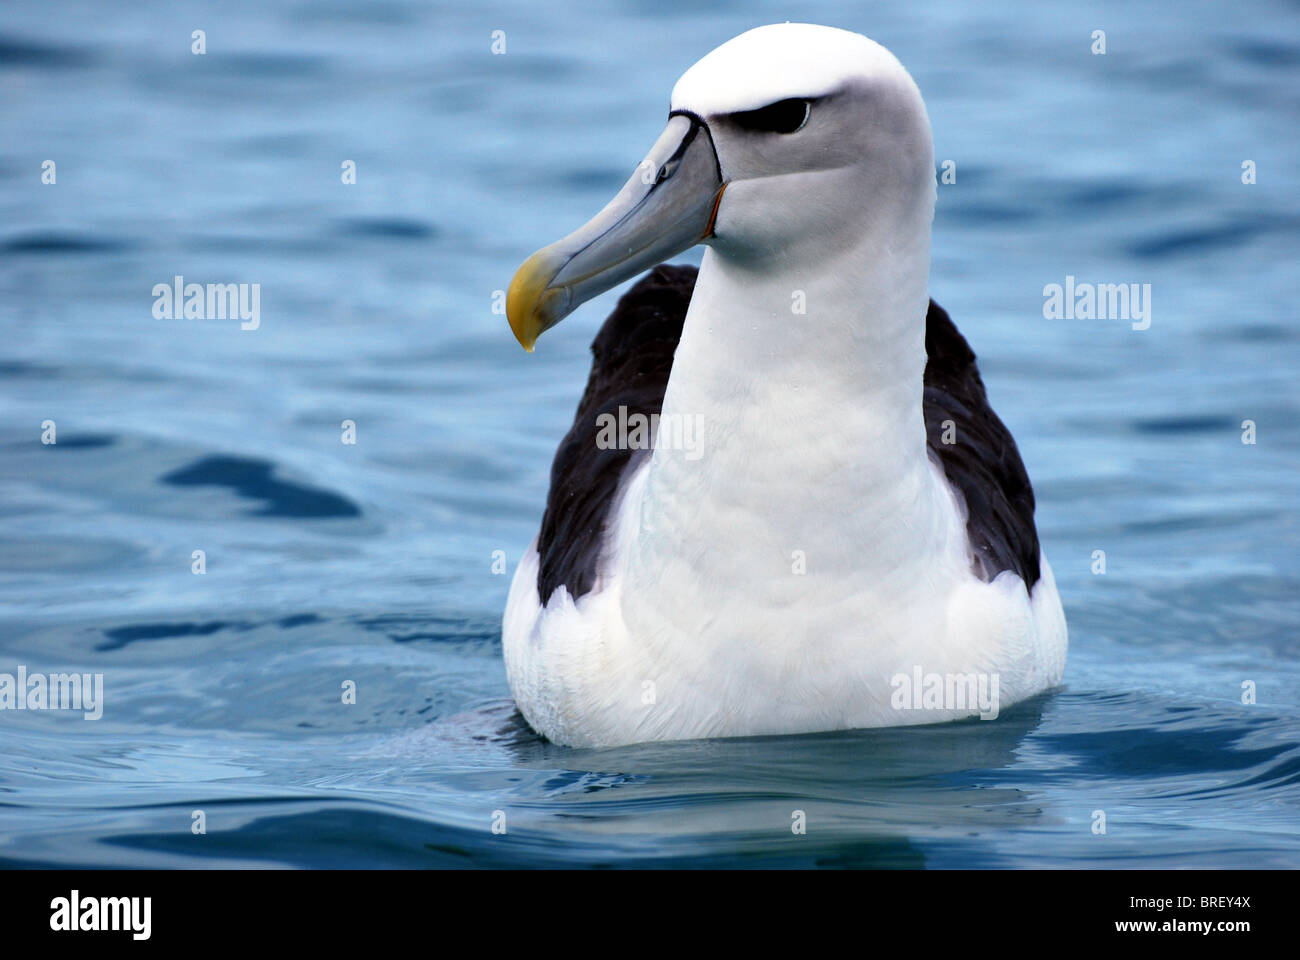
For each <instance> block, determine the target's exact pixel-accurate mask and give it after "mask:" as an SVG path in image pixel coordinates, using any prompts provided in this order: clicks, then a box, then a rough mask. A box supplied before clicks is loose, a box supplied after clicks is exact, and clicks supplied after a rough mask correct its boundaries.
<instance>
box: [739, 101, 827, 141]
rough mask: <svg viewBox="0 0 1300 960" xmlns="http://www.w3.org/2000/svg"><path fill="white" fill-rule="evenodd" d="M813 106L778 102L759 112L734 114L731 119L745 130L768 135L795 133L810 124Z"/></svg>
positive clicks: (808, 103)
mask: <svg viewBox="0 0 1300 960" xmlns="http://www.w3.org/2000/svg"><path fill="white" fill-rule="evenodd" d="M811 112H812V104H811V103H810V102H809V101H807V100H799V99H797V98H796V99H793V100H778V101H777V102H776V103H769V104H768V105H767V106H766V107H759V108H758V109H757V110H745V111H742V112H741V113H733V114H732V115H731V119H732V120H734V121H736V123H737V124H739V125H740V126H741V127H742V128H743V129H745V130H763V131H766V132H768V133H794V132H795V131H796V130H798V129H800V128H801V127H802V126H803V125H804V124H805V123H807V122H808V115H809V114H810V113H811Z"/></svg>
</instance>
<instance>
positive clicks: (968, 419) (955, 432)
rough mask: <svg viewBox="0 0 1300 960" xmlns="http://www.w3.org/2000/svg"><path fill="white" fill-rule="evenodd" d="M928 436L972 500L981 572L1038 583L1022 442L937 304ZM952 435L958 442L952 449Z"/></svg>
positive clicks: (929, 349) (929, 344)
mask: <svg viewBox="0 0 1300 960" xmlns="http://www.w3.org/2000/svg"><path fill="white" fill-rule="evenodd" d="M925 355H926V362H925V402H924V407H925V432H926V437H927V439H928V441H929V444H930V454H931V456H933V457H936V458H937V459H938V461H939V463H940V464H941V465H942V466H943V472H944V475H945V476H946V477H947V478H948V482H949V483H950V484H951V485H952V486H953V488H954V489H956V490H958V491H960V493H961V495H962V496H963V497H964V498H965V500H966V535H967V537H968V538H969V539H970V544H971V551H972V553H973V554H974V557H975V572H976V574H978V575H979V576H980V578H981V579H983V580H986V581H987V580H992V579H993V578H994V577H996V576H997V575H998V574H999V573H1001V572H1002V571H1003V570H1014V571H1015V572H1016V573H1017V574H1019V576H1020V579H1022V580H1024V581H1025V587H1026V589H1030V590H1032V589H1033V586H1034V584H1035V583H1037V582H1038V531H1037V529H1035V527H1034V489H1033V487H1031V486H1030V485H1029V474H1027V473H1026V472H1025V465H1024V463H1023V462H1022V461H1021V459H1020V451H1019V450H1018V449H1017V448H1016V441H1015V438H1013V437H1012V436H1011V431H1010V430H1008V429H1007V428H1006V426H1005V425H1004V424H1003V423H1002V421H1001V420H999V419H998V415H997V414H996V413H994V412H993V408H992V407H990V406H989V401H988V397H987V396H986V395H985V393H984V381H983V380H981V379H980V372H979V368H978V367H977V366H976V365H975V352H974V351H973V350H971V348H970V345H969V344H967V343H966V338H965V337H963V336H962V335H961V333H960V332H958V330H957V327H956V326H954V324H953V322H952V320H950V319H949V318H948V313H947V311H945V310H944V309H943V307H941V306H939V305H938V304H937V303H935V302H934V301H933V300H931V301H930V310H929V312H928V313H927V314H926V317H925ZM946 421H951V423H952V428H951V429H948V430H947V434H948V437H949V438H950V439H952V440H953V441H954V442H953V443H944V442H943V440H944V434H945V430H946V428H947V427H948V424H947V423H946Z"/></svg>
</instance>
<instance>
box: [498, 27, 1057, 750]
mask: <svg viewBox="0 0 1300 960" xmlns="http://www.w3.org/2000/svg"><path fill="white" fill-rule="evenodd" d="M935 192H936V188H935V168H934V147H933V142H932V138H931V133H930V123H929V119H928V116H927V114H926V110H925V104H924V102H923V101H922V99H921V94H920V91H919V90H918V89H917V86H916V84H915V82H914V81H913V80H912V78H911V76H910V75H909V74H908V72H907V71H906V70H905V69H904V68H903V66H902V64H901V63H899V61H898V60H897V59H896V58H895V57H894V55H893V54H891V53H890V52H889V51H888V50H886V49H885V48H884V47H882V46H881V45H880V44H878V43H876V42H875V41H873V40H870V39H868V38H867V37H865V36H862V35H860V34H857V33H851V32H848V31H845V30H839V29H834V28H829V27H822V26H815V25H811V24H794V23H787V24H779V25H773V26H765V27H759V28H757V29H754V30H750V31H748V32H746V33H744V34H741V35H740V36H738V37H736V38H734V39H732V40H730V41H728V42H727V43H724V44H723V45H722V46H720V47H718V48H717V49H716V50H714V51H713V52H712V53H709V54H708V55H707V56H705V57H704V58H703V59H702V60H700V61H699V62H698V63H696V64H695V65H694V66H692V67H691V68H690V69H689V70H687V71H686V73H685V74H683V75H682V77H681V79H680V80H678V82H677V84H676V86H675V87H674V88H673V91H672V96H671V101H670V107H669V114H668V122H667V126H666V127H665V128H664V130H663V132H662V133H661V134H660V136H659V138H658V140H656V141H655V143H654V146H652V147H651V148H650V152H649V154H648V155H647V157H646V158H645V160H644V161H643V162H642V163H641V164H640V165H639V166H638V168H637V170H636V172H634V173H633V175H632V177H631V178H630V179H629V180H628V182H627V184H626V185H625V186H624V187H623V189H622V190H621V191H620V192H619V193H618V194H617V195H616V196H615V197H614V199H613V200H612V201H611V202H610V203H609V204H608V205H607V206H606V207H605V208H604V209H603V210H602V211H600V213H598V214H597V215H596V216H595V217H594V218H593V219H592V220H591V221H590V222H589V223H587V224H586V225H585V226H583V227H581V228H579V229H578V230H577V231H575V232H574V233H572V234H570V235H569V236H567V237H565V238H564V239H562V240H559V241H557V242H555V243H553V244H551V245H550V246H547V247H545V248H543V249H541V250H539V251H538V252H537V253H535V254H533V255H532V256H531V257H529V258H528V259H527V260H526V261H525V262H524V264H523V265H522V266H521V267H520V268H519V270H518V272H517V273H516V274H515V276H514V278H513V280H512V281H511V283H510V288H509V291H508V293H507V297H506V313H507V318H508V319H509V322H510V326H511V329H512V330H513V331H514V333H515V335H516V337H517V338H518V340H519V342H520V344H521V345H522V346H523V347H524V348H525V349H526V350H528V351H530V352H531V351H532V350H533V347H534V344H535V343H536V341H537V338H538V336H539V335H540V334H541V333H542V332H543V331H545V330H547V329H549V328H550V327H552V326H554V325H555V324H556V323H558V322H559V321H560V320H562V319H563V318H564V317H565V316H567V315H568V314H569V313H570V312H572V311H573V310H574V309H576V308H577V307H578V306H579V305H580V304H582V303H583V302H585V301H586V300H589V299H590V298H592V297H594V296H596V295H597V294H599V293H602V292H604V291H606V290H609V289H610V288H612V287H614V286H615V285H617V284H619V283H621V282H623V281H624V280H627V279H629V278H631V277H633V276H635V275H637V274H639V273H641V272H643V271H646V270H651V272H650V273H649V275H648V276H646V277H645V278H644V279H642V280H641V281H640V282H638V283H637V284H635V285H634V286H633V287H632V288H631V289H630V290H629V291H628V292H627V293H626V294H625V295H624V296H623V297H622V299H621V300H620V301H619V303H618V305H617V308H616V309H615V310H614V312H613V313H612V314H611V315H610V316H609V318H608V319H607V320H606V321H605V323H604V326H603V327H602V328H601V330H600V332H599V333H598V335H597V336H596V339H595V341H594V342H593V344H592V352H593V354H594V359H593V362H592V368H591V374H590V377H589V379H588V381H587V387H586V391H585V393H584V394H583V396H582V399H581V401H580V403H579V405H578V410H577V414H576V416H575V417H574V420H573V425H572V427H571V428H570V430H569V432H568V434H567V435H566V436H565V437H564V439H563V440H562V441H561V443H560V446H559V450H558V451H557V453H556V455H555V460H554V463H553V466H552V470H551V487H550V493H549V496H548V499H547V503H546V509H545V513H544V515H543V519H542V525H541V530H540V532H539V533H538V535H537V537H536V539H535V540H534V541H533V543H532V544H531V546H530V547H529V548H528V551H527V553H526V554H525V555H524V556H523V558H522V559H521V560H520V562H519V565H518V567H517V568H516V571H515V575H514V579H513V581H512V584H511V588H510V593H509V598H508V600H507V602H506V609H505V614H504V618H503V629H502V645H503V650H504V656H505V665H506V673H507V678H508V680H509V684H510V688H511V691H512V693H513V694H514V698H515V702H516V704H517V705H518V707H519V710H520V712H521V713H522V714H523V716H524V718H525V719H526V720H527V721H528V723H529V724H530V725H531V726H532V727H533V728H534V729H535V730H536V731H537V732H538V733H540V734H542V735H543V736H545V737H547V738H548V739H550V740H551V741H553V742H555V743H558V744H563V745H568V746H575V747H602V746H614V745H621V744H629V743H636V742H643V741H654V740H683V739H697V738H706V737H737V736H760V735H776V734H796V733H809V732H814V731H829V730H842V729H853V728H864V727H882V726H894V725H903V724H914V723H934V722H939V721H949V720H956V719H960V718H963V717H971V716H974V715H976V714H980V715H982V716H988V710H987V705H979V704H976V703H975V702H973V700H974V697H973V696H963V693H965V692H966V691H968V690H974V689H975V686H974V685H975V684H976V682H977V681H978V683H979V684H981V686H979V689H981V690H989V689H991V690H995V691H996V692H997V699H998V700H999V702H1000V706H1001V707H1002V708H1006V707H1007V706H1010V705H1011V704H1014V703H1015V702H1017V701H1020V700H1024V699H1025V698H1028V697H1031V696H1034V695H1036V694H1039V693H1041V692H1043V691H1045V690H1048V689H1049V688H1051V687H1053V686H1055V685H1057V684H1058V683H1059V682H1060V680H1061V677H1062V674H1063V672H1064V669H1065V652H1066V643H1067V634H1066V624H1065V614H1064V612H1063V610H1062V608H1061V601H1060V597H1059V595H1058V593H1057V589H1056V584H1055V581H1054V579H1053V577H1052V570H1051V567H1050V566H1049V565H1048V563H1047V559H1046V557H1045V556H1044V555H1043V553H1042V551H1041V548H1040V546H1039V542H1038V534H1037V532H1036V530H1035V527H1034V516H1033V515H1034V494H1033V489H1032V487H1031V486H1030V483H1029V478H1028V476H1027V474H1026V472H1025V468H1024V465H1023V463H1022V461H1021V458H1020V454H1019V451H1018V450H1017V448H1016V443H1015V440H1014V439H1013V438H1012V436H1011V434H1010V432H1009V431H1008V430H1007V428H1006V427H1005V426H1004V425H1003V423H1002V421H1001V420H999V419H998V417H997V415H996V414H994V412H993V411H992V409H990V407H989V403H988V399H987V396H986V393H985V389H984V385H983V383H982V381H981V379H980V374H979V370H978V368H977V366H976V363H975V355H974V353H973V352H972V351H971V349H970V347H969V346H968V345H967V343H966V340H965V339H964V338H963V337H962V335H961V334H960V333H959V332H958V331H957V328H956V327H955V326H954V325H953V323H952V321H951V320H950V319H949V317H948V315H947V313H946V312H945V311H944V310H943V309H942V308H941V307H939V306H938V304H936V303H935V302H934V301H933V300H931V299H930V293H929V271H930V226H931V221H932V220H933V218H934V206H935ZM696 244H703V245H704V246H705V248H706V249H705V251H704V256H703V260H702V262H701V265H700V267H699V270H698V273H697V272H696V270H695V269H694V268H692V267H689V266H668V265H664V264H663V263H662V261H664V260H665V259H666V258H669V257H672V256H674V255H675V254H678V253H680V252H682V251H684V250H687V249H689V248H691V247H693V246H695V245H696ZM656 414H657V415H659V427H660V431H659V432H660V436H659V440H658V442H655V443H653V444H639V443H635V442H618V443H611V442H609V440H610V436H609V431H608V430H606V429H605V428H607V427H608V426H609V424H610V423H611V422H613V421H611V419H610V418H611V417H613V418H617V417H622V418H623V419H622V420H620V421H619V422H621V423H627V422H629V418H630V417H632V416H634V415H640V416H642V417H649V416H653V415H656ZM683 422H689V423H693V424H698V427H699V436H698V437H697V438H696V445H694V446H693V447H692V448H691V449H682V444H680V443H665V442H664V441H663V433H664V424H666V423H683ZM602 430H605V433H604V434H603V435H602ZM622 439H624V440H626V438H622ZM921 678H925V680H924V683H925V687H926V689H925V691H924V695H922V691H920V690H911V689H906V687H907V685H909V684H912V683H913V680H921ZM932 678H938V681H937V688H936V684H935V682H934V680H933V679H932ZM990 679H992V681H993V682H992V684H989V683H988V681H989V680H990ZM913 694H915V696H913ZM997 707H998V705H996V704H995V705H994V707H993V711H992V712H993V713H996V711H997Z"/></svg>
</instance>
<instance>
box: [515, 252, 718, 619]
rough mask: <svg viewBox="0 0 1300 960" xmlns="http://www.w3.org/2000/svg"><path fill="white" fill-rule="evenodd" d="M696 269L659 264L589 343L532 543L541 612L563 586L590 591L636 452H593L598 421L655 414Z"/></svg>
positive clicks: (573, 591) (661, 400)
mask: <svg viewBox="0 0 1300 960" xmlns="http://www.w3.org/2000/svg"><path fill="white" fill-rule="evenodd" d="M695 273H696V270H695V268H694V267H690V266H668V265H667V264H661V265H660V266H657V267H655V268H654V270H652V271H650V273H649V275H647V276H646V277H645V279H643V280H641V281H640V282H638V283H637V284H636V285H635V286H633V287H632V288H631V289H630V290H628V292H627V293H625V294H624V295H623V297H622V298H621V299H620V300H619V301H618V306H617V307H615V308H614V312H613V313H611V314H610V315H609V318H608V319H607V320H606V321H605V324H604V326H602V327H601V328H600V333H598V334H596V339H595V340H594V341H592V344H591V352H592V354H593V359H592V362H591V376H589V377H588V378H587V390H586V392H585V393H583V395H582V401H581V402H580V403H579V404H578V412H577V414H576V415H575V416H574V418H573V426H572V427H570V428H569V432H568V433H567V434H565V436H564V439H563V440H562V441H560V448H559V449H558V450H557V451H556V452H555V461H554V462H553V463H552V464H551V491H550V494H549V495H548V496H547V498H546V513H545V514H544V515H543V517H542V530H541V533H540V534H539V535H538V537H537V553H538V556H539V558H540V560H541V563H540V564H539V567H538V571H537V595H538V597H540V598H541V602H542V605H543V606H545V604H546V602H547V601H548V600H550V598H551V594H552V593H553V592H554V591H555V589H556V588H557V587H559V586H560V585H561V584H563V585H564V586H565V587H567V588H568V590H569V595H570V596H572V597H573V598H574V599H575V600H576V599H577V598H578V597H580V596H582V595H583V594H584V593H586V592H587V591H588V590H590V589H591V587H592V584H593V583H594V582H595V579H596V563H597V561H598V560H599V559H600V548H601V542H602V537H601V534H602V530H603V528H604V525H605V519H606V516H607V515H608V514H609V511H610V508H611V507H612V506H613V504H614V497H615V494H616V493H617V492H618V485H619V480H620V478H621V477H622V475H623V471H624V469H625V468H626V467H627V465H628V461H629V460H630V459H631V458H632V455H633V453H635V452H636V451H633V450H618V449H613V450H601V449H600V448H599V447H597V445H596V435H597V432H598V427H597V421H598V418H599V417H600V415H601V414H603V413H609V414H612V415H613V416H614V417H615V418H617V417H618V414H619V410H618V408H619V407H620V406H622V407H626V408H627V413H626V415H627V416H629V417H630V416H632V415H633V414H637V413H640V414H644V415H645V416H646V417H649V416H650V415H651V414H657V413H658V412H659V411H660V410H661V409H662V408H663V405H664V391H665V390H666V389H667V387H668V374H669V373H670V372H671V371H672V368H673V353H674V351H676V349H677V341H678V340H680V339H681V336H682V322H683V321H684V320H685V319H686V307H687V306H688V305H689V304H690V302H691V293H692V291H694V289H695Z"/></svg>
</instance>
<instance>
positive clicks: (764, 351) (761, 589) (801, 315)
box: [623, 222, 951, 619]
mask: <svg viewBox="0 0 1300 960" xmlns="http://www.w3.org/2000/svg"><path fill="white" fill-rule="evenodd" d="M928 272H929V223H928V222H926V223H924V224H918V226H917V229H916V230H915V231H914V235H913V236H911V238H910V239H909V238H907V237H906V236H905V237H904V238H902V239H901V240H900V239H899V238H897V237H895V238H894V239H892V240H891V241H890V244H888V245H887V244H885V243H884V242H877V241H876V240H875V239H874V238H872V237H866V238H864V239H863V242H862V244H861V245H860V246H859V247H857V248H849V249H844V250H841V251H838V252H836V253H834V254H831V255H828V256H827V257H826V258H825V259H823V260H821V261H820V262H818V263H816V264H815V265H810V266H809V267H807V268H806V269H802V270H799V269H789V268H784V269H780V270H767V271H764V270H760V269H753V268H750V267H747V266H745V265H743V264H738V263H736V262H734V261H732V260H729V259H728V258H727V257H726V256H725V255H724V254H720V253H719V252H717V251H715V250H713V249H710V250H708V251H707V252H706V254H705V258H704V262H703V265H702V267H701V269H700V273H699V278H698V280H697V282H696V286H695V292H694V295H693V297H692V300H691V304H690V309H689V311H688V313H687V318H686V322H685V326H684V329H683V331H682V337H681V341H680V343H679V345H678V347H677V352H676V356H675V359H674V361H673V369H672V376H671V379H670V381H669V384H668V388H667V392H666V395H665V397H664V405H663V410H662V416H661V420H660V428H659V436H660V442H659V443H658V445H657V447H656V449H655V451H654V454H653V457H652V460H651V463H650V466H649V468H648V470H647V471H646V475H645V478H644V486H643V487H642V488H641V489H640V490H638V491H637V496H638V498H639V504H638V507H637V508H638V510H639V529H638V531H637V537H636V542H635V544H634V545H632V546H631V548H630V549H629V551H628V553H627V555H626V557H625V565H624V568H623V573H624V575H625V576H626V577H627V578H628V580H629V582H630V583H632V584H633V585H634V586H635V587H636V589H632V590H628V591H626V592H625V593H624V596H625V598H626V597H629V596H631V597H640V598H646V597H654V596H660V595H662V594H663V593H664V592H665V591H667V592H668V593H676V594H678V595H679V598H680V599H681V600H683V601H684V602H687V603H689V602H690V601H691V598H690V596H689V594H690V592H691V591H695V592H698V593H701V594H707V593H708V592H709V591H719V590H729V589H730V590H737V589H738V590H741V591H749V592H751V593H753V594H755V595H763V596H765V597H769V598H770V597H772V596H773V595H774V594H773V591H775V595H776V596H777V597H778V600H777V602H778V603H779V602H780V600H779V597H780V595H781V593H782V591H783V590H784V589H785V587H783V584H787V585H788V584H790V583H791V577H792V575H795V576H797V575H798V574H799V572H800V567H801V566H803V567H805V568H806V570H807V572H808V573H810V574H811V573H813V572H814V571H817V572H820V573H829V574H831V579H830V580H829V581H826V582H834V581H842V582H844V583H848V582H850V581H854V580H856V581H859V582H860V581H861V580H862V579H864V578H870V577H873V576H874V577H876V578H877V580H878V582H882V583H888V582H890V581H891V580H893V579H895V578H896V577H897V574H898V572H899V571H906V570H907V569H908V568H909V567H911V566H913V565H914V564H916V563H923V562H924V557H925V554H926V552H927V551H930V550H932V549H933V547H934V542H935V541H941V540H943V539H944V538H947V537H950V536H951V531H950V530H949V529H948V527H949V526H950V525H951V524H950V518H949V517H948V516H947V513H946V511H945V506H944V505H943V504H941V503H940V502H939V501H940V500H941V499H942V497H944V496H946V495H947V494H946V492H943V491H940V490H937V489H936V484H935V480H934V473H933V468H932V466H931V464H930V461H929V456H928V452H927V447H926V434H925V424H924V417H923V412H922V392H923V376H924V370H925V362H926V353H925V316H926V310H927V307H928V303H929V296H928ZM683 424H688V425H689V424H693V425H695V427H696V431H695V437H696V445H695V448H694V449H683V448H682V447H683V445H682V444H673V443H672V442H671V440H672V439H673V438H674V437H676V436H685V435H686V434H685V433H674V434H672V435H666V434H665V430H667V429H673V430H675V431H676V430H678V428H679V427H680V426H681V425H683ZM666 436H667V437H668V439H669V441H670V442H667V443H666V442H664V439H665V437H666ZM678 567H680V569H677V568H678ZM792 589H794V590H795V591H796V592H797V591H798V590H800V589H802V587H793V588H792ZM682 593H685V594H687V596H680V595H681V594H682ZM793 595H794V594H792V596H793ZM661 599H662V597H661ZM641 602H644V600H642V601H641ZM626 613H627V615H628V616H630V617H631V618H633V619H635V618H636V616H637V613H636V611H626ZM642 613H643V614H644V613H646V612H644V611H643V612H642Z"/></svg>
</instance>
